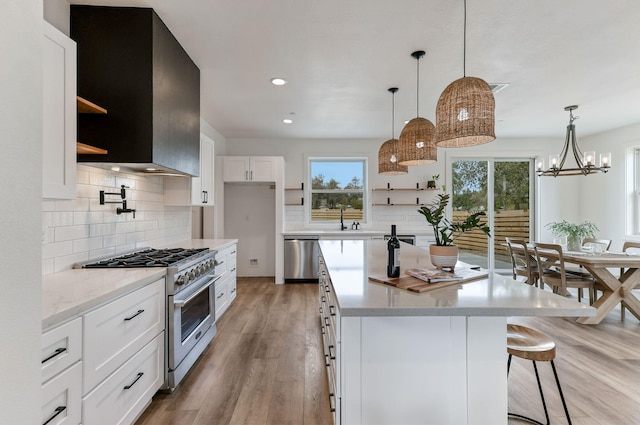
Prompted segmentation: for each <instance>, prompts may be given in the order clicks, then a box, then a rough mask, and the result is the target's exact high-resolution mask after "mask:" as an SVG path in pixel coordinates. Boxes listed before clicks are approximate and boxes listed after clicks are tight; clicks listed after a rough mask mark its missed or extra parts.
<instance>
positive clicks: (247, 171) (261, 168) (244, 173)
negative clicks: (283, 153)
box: [222, 156, 278, 182]
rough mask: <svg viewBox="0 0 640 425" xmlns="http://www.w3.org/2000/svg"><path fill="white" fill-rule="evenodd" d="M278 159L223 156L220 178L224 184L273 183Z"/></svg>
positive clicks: (270, 157)
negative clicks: (221, 177)
mask: <svg viewBox="0 0 640 425" xmlns="http://www.w3.org/2000/svg"><path fill="white" fill-rule="evenodd" d="M277 167H278V157H272V156H225V157H224V162H223V168H222V176H223V180H224V181H225V182H275V181H276V174H277Z"/></svg>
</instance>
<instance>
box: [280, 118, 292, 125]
mask: <svg viewBox="0 0 640 425" xmlns="http://www.w3.org/2000/svg"><path fill="white" fill-rule="evenodd" d="M282 122H283V123H285V124H292V123H293V120H292V119H291V118H285V119H283V120H282Z"/></svg>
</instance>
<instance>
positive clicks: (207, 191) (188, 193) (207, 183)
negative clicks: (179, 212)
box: [164, 133, 215, 207]
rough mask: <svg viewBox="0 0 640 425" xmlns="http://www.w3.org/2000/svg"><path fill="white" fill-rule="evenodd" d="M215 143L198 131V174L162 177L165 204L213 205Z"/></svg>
mask: <svg viewBox="0 0 640 425" xmlns="http://www.w3.org/2000/svg"><path fill="white" fill-rule="evenodd" d="M214 164H215V143H214V141H213V140H211V139H210V138H209V137H207V136H206V135H205V134H203V133H200V176H199V177H191V178H188V177H187V178H185V177H170V178H165V179H164V203H165V205H192V206H202V207H206V206H213V204H214V197H213V193H214V192H213V188H214V183H215V180H214V175H215V174H214Z"/></svg>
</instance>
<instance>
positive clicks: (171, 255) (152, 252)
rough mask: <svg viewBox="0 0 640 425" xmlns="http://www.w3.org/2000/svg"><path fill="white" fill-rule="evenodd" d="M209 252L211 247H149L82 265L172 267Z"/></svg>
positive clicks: (98, 266) (83, 266) (84, 266)
mask: <svg viewBox="0 0 640 425" xmlns="http://www.w3.org/2000/svg"><path fill="white" fill-rule="evenodd" d="M207 252H209V248H194V249H186V248H172V249H153V248H147V249H144V250H142V251H136V252H132V253H129V254H124V255H121V256H118V257H113V258H107V259H104V260H98V261H94V262H89V263H84V264H81V265H80V266H81V267H82V268H110V267H113V268H120V267H170V266H173V265H175V264H177V263H179V262H182V261H185V260H188V259H195V258H197V257H199V256H200V255H203V254H206V253H207Z"/></svg>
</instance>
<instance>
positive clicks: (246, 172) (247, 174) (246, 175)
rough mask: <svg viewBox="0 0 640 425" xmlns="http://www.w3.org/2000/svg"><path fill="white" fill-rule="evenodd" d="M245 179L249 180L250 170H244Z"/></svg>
mask: <svg viewBox="0 0 640 425" xmlns="http://www.w3.org/2000/svg"><path fill="white" fill-rule="evenodd" d="M244 179H245V180H249V172H248V171H245V172H244Z"/></svg>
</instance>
